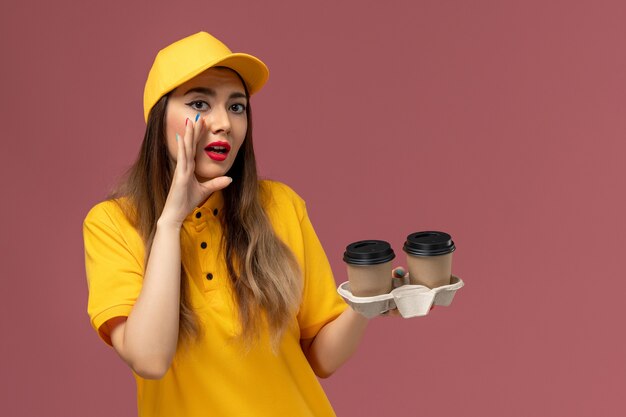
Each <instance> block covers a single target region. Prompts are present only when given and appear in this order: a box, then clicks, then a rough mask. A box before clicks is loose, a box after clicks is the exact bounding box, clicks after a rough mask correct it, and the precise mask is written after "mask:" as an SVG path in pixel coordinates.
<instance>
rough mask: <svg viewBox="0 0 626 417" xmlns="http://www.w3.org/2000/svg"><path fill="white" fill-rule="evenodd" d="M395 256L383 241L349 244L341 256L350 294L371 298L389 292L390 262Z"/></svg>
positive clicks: (362, 241)
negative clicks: (345, 269)
mask: <svg viewBox="0 0 626 417" xmlns="http://www.w3.org/2000/svg"><path fill="white" fill-rule="evenodd" d="M395 257H396V254H395V253H394V252H393V249H391V246H390V245H389V243H388V242H385V241H384V240H360V241H358V242H354V243H351V244H349V245H348V246H347V247H346V251H345V252H344V254H343V260H344V262H345V263H346V264H347V265H348V280H349V281H350V292H352V294H353V295H355V296H357V297H372V296H375V295H381V294H387V293H389V292H390V291H391V270H392V267H391V261H392V260H393V259H394V258H395Z"/></svg>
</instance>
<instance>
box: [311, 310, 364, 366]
mask: <svg viewBox="0 0 626 417" xmlns="http://www.w3.org/2000/svg"><path fill="white" fill-rule="evenodd" d="M367 323H368V319H366V318H365V317H363V316H362V315H360V314H359V313H357V312H355V311H354V310H352V309H351V308H347V309H346V310H345V311H344V312H343V313H341V315H339V316H338V317H337V318H336V319H335V320H333V321H332V322H330V323H328V324H326V325H325V326H324V327H323V328H322V329H321V330H320V331H319V333H318V334H317V336H315V339H313V342H312V343H311V345H310V347H309V348H308V352H307V359H308V360H309V363H310V364H311V367H312V368H313V370H314V371H315V374H316V375H317V376H319V377H322V378H326V377H329V376H330V375H332V374H333V373H334V372H335V371H336V370H337V369H339V367H340V366H341V365H343V364H344V363H345V362H346V361H347V360H348V359H349V358H350V357H351V356H352V354H353V353H354V352H355V351H356V349H357V347H358V346H359V343H360V342H361V339H362V338H363V335H364V334H365V329H366V328H367Z"/></svg>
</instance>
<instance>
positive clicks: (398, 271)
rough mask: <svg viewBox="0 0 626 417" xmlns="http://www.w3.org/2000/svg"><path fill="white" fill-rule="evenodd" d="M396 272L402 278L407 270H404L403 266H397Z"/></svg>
mask: <svg viewBox="0 0 626 417" xmlns="http://www.w3.org/2000/svg"><path fill="white" fill-rule="evenodd" d="M395 274H396V275H397V276H399V277H400V278H402V277H403V276H405V275H406V272H404V269H402V268H397V269H396V271H395Z"/></svg>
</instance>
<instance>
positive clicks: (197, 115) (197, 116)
mask: <svg viewBox="0 0 626 417" xmlns="http://www.w3.org/2000/svg"><path fill="white" fill-rule="evenodd" d="M199 118H200V113H198V114H196V120H195V121H196V122H197V121H198V119H199Z"/></svg>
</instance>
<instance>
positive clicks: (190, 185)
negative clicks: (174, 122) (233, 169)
mask: <svg viewBox="0 0 626 417" xmlns="http://www.w3.org/2000/svg"><path fill="white" fill-rule="evenodd" d="M205 133H206V125H205V122H204V119H202V118H200V119H199V120H198V121H197V122H193V121H191V120H189V119H187V121H186V124H185V133H184V134H183V136H182V137H180V136H179V135H178V134H176V138H177V146H178V147H177V153H176V169H175V170H174V176H173V178H172V184H171V186H170V190H169V193H168V195H167V200H166V201H165V207H164V208H163V212H162V213H161V217H160V218H159V221H165V222H171V223H173V224H177V225H180V224H182V223H183V221H184V220H185V218H186V217H187V216H188V215H189V213H191V212H192V211H193V210H194V209H195V208H196V207H197V206H198V204H200V203H201V202H203V201H205V200H206V199H207V198H209V196H210V195H211V194H213V193H214V192H215V191H219V190H221V189H223V188H226V187H227V186H228V185H229V184H230V183H231V182H232V178H230V177H226V176H221V177H217V178H213V179H211V180H208V181H204V182H199V181H198V179H197V178H196V175H195V169H196V162H195V158H196V148H197V146H198V142H199V140H200V138H201V137H202V136H203V135H204V134H205ZM215 144H218V145H217V146H218V147H220V148H222V149H224V150H226V152H224V153H218V152H217V149H215ZM212 146H213V148H211V147H212ZM207 148H211V149H210V150H209V151H207ZM207 148H205V151H206V152H207V153H211V154H212V155H217V156H219V157H221V158H223V159H222V160H224V159H226V156H227V155H228V151H230V145H229V144H228V143H227V142H213V143H212V144H209V146H207ZM209 157H211V155H209ZM212 159H213V158H212Z"/></svg>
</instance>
